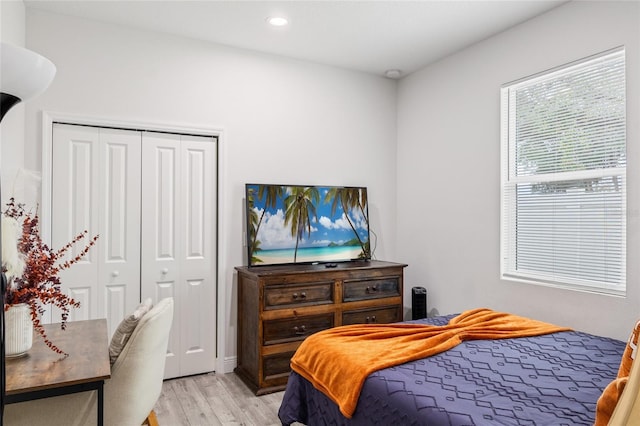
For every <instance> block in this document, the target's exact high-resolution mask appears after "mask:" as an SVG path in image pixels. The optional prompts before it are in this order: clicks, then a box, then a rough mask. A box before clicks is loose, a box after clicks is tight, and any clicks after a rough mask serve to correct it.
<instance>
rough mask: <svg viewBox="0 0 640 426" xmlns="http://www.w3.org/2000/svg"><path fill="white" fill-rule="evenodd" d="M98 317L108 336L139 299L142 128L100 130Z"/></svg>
mask: <svg viewBox="0 0 640 426" xmlns="http://www.w3.org/2000/svg"><path fill="white" fill-rule="evenodd" d="M100 148H101V153H100V155H99V161H98V170H99V171H98V173H99V176H100V191H99V192H98V193H97V197H96V198H98V203H97V209H98V215H99V221H100V238H99V240H98V241H99V242H100V250H99V252H100V264H99V270H100V276H99V280H98V281H99V284H100V290H101V294H100V295H99V300H100V304H99V307H98V309H99V311H98V315H99V317H103V318H107V326H108V329H109V336H111V335H112V334H113V332H114V331H115V330H116V328H117V327H118V324H120V321H122V319H123V318H124V317H125V316H126V315H128V314H129V313H131V312H133V310H134V309H135V308H136V306H137V305H138V303H139V302H140V191H141V184H140V180H141V174H140V162H141V154H142V148H141V145H140V133H139V132H134V131H129V130H110V129H100Z"/></svg>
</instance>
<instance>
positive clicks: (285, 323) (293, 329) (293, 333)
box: [262, 313, 334, 345]
mask: <svg viewBox="0 0 640 426" xmlns="http://www.w3.org/2000/svg"><path fill="white" fill-rule="evenodd" d="M333 318H334V316H333V313H328V314H323V315H309V316H304V317H297V318H285V319H277V320H269V321H264V323H263V330H262V335H263V336H264V343H263V344H264V345H275V344H277V343H285V342H293V341H296V340H304V338H305V337H307V336H309V335H311V334H313V333H315V332H317V331H320V330H325V329H327V328H331V327H333Z"/></svg>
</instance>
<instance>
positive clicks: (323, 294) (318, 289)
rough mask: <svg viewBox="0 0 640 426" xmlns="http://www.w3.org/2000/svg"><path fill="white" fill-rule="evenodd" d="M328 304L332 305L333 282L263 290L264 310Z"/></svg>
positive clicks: (281, 286)
mask: <svg viewBox="0 0 640 426" xmlns="http://www.w3.org/2000/svg"><path fill="white" fill-rule="evenodd" d="M329 303H333V281H328V282H323V283H314V284H304V285H299V286H292V285H275V286H268V287H265V290H264V309H281V308H284V307H291V306H308V305H323V304H329Z"/></svg>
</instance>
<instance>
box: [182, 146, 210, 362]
mask: <svg viewBox="0 0 640 426" xmlns="http://www.w3.org/2000/svg"><path fill="white" fill-rule="evenodd" d="M181 142H182V143H181V160H182V161H181V162H182V188H183V194H184V195H183V202H182V206H183V212H182V216H183V217H184V220H183V222H182V226H183V235H184V239H183V241H182V244H183V250H182V252H181V255H182V259H181V260H182V265H183V274H182V280H181V283H180V285H181V286H182V288H181V290H182V292H181V294H182V295H183V297H182V300H181V301H180V303H181V305H182V306H181V309H182V311H183V312H184V316H183V321H182V324H181V330H180V331H181V336H183V338H182V346H183V347H182V349H183V354H182V357H181V360H180V361H181V366H180V372H181V374H182V375H189V374H196V373H198V372H203V371H212V370H214V369H215V338H212V337H214V336H215V333H212V328H211V327H209V326H208V325H209V324H215V321H216V317H215V315H216V313H215V309H211V307H212V306H216V300H215V284H214V277H215V275H214V273H213V271H214V268H215V263H214V260H215V258H216V253H215V244H214V242H215V234H214V232H215V223H216V220H215V209H214V208H213V205H214V204H213V200H215V199H216V193H215V190H216V187H215V185H214V182H215V178H216V163H215V149H216V146H215V143H214V141H213V140H212V139H211V138H202V137H191V136H182V138H181Z"/></svg>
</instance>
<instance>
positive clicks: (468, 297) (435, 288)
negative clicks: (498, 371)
mask: <svg viewBox="0 0 640 426" xmlns="http://www.w3.org/2000/svg"><path fill="white" fill-rule="evenodd" d="M620 45H625V46H626V54H627V55H626V59H627V135H628V148H627V152H628V156H627V158H628V168H627V177H628V211H629V217H628V226H627V232H628V239H627V250H628V259H629V260H628V266H627V297H626V298H619V297H609V296H602V295H595V294H591V293H580V292H573V291H565V290H558V289H553V288H548V287H542V286H535V285H528V284H517V283H513V282H508V281H502V280H500V278H499V276H500V96H499V94H500V86H501V85H502V84H504V83H507V82H510V81H513V80H516V79H519V78H522V77H525V76H528V75H531V74H534V73H537V72H540V71H543V70H546V69H550V68H553V67H556V66H559V65H561V64H565V63H568V62H570V61H574V60H577V59H580V58H584V57H586V56H589V55H593V54H595V53H598V52H601V51H604V50H607V49H611V48H613V47H616V46H620ZM638 61H640V3H638V2H620V3H618V2H571V3H567V4H565V5H563V6H561V7H559V8H556V9H554V10H552V11H550V12H548V13H546V14H544V15H541V16H539V17H536V18H534V19H532V20H530V21H528V22H526V23H524V24H522V25H519V26H517V27H514V28H512V29H510V30H508V31H506V32H504V33H501V34H499V35H497V36H495V37H492V38H490V39H488V40H485V41H483V42H481V43H478V44H476V45H474V46H472V47H470V48H467V49H466V50H464V51H461V52H459V53H457V54H455V55H452V56H450V57H448V58H446V59H444V60H442V61H440V62H438V63H436V64H433V65H431V66H429V67H427V68H425V69H423V70H421V71H420V72H418V73H415V74H413V75H411V76H409V77H407V78H405V79H404V80H402V81H401V82H400V84H399V88H398V117H399V119H398V241H399V243H398V257H399V258H401V259H402V260H403V261H404V262H407V263H408V264H409V265H410V266H409V268H408V269H407V273H406V278H405V283H406V284H407V288H409V287H410V286H411V285H423V286H425V287H426V288H427V289H428V304H429V309H435V310H437V311H438V312H440V313H452V312H460V311H462V310H465V309H469V308H472V307H480V306H486V307H490V308H494V309H498V310H504V311H510V312H514V313H518V314H521V315H528V316H533V317H536V318H539V319H543V320H547V321H551V322H555V323H558V324H563V325H568V326H571V327H574V328H576V329H579V330H584V331H588V332H593V333H596V334H602V335H607V336H611V337H615V338H619V339H626V338H627V337H628V333H629V332H630V329H631V327H632V326H633V324H634V323H635V321H636V319H637V318H638V317H639V316H640V270H639V269H638V266H637V265H638V264H640V262H639V261H638V259H639V258H640V238H639V237H640V235H639V232H640V223H639V221H638V217H639V212H640V198H639V192H640V169H639V168H640V139H639V138H640V135H639V121H640V119H639V118H640V64H639V62H638ZM407 293H408V292H407ZM407 303H408V299H406V301H405V305H406V304H407Z"/></svg>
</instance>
